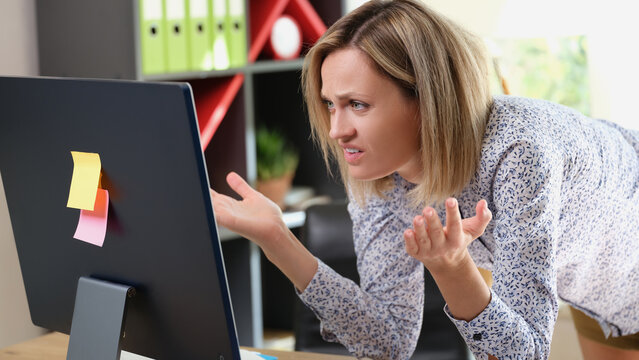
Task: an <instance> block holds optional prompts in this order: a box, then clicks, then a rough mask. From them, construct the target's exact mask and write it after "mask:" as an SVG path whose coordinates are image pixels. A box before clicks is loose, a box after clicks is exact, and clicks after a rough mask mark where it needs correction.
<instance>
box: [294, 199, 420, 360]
mask: <svg viewBox="0 0 639 360" xmlns="http://www.w3.org/2000/svg"><path fill="white" fill-rule="evenodd" d="M392 207H393V206H392V202H391V203H389V202H383V201H381V200H380V199H377V200H374V199H369V201H368V202H367V205H366V207H365V208H360V207H359V206H358V205H357V204H356V203H355V202H354V201H353V200H352V199H351V203H350V204H349V206H348V209H349V213H350V215H351V218H352V220H353V236H354V243H355V252H356V254H357V268H358V272H359V275H360V285H358V284H356V283H354V282H353V281H351V280H349V279H346V278H344V277H342V276H340V275H339V274H337V273H336V272H335V271H333V270H332V269H330V268H329V267H328V266H326V265H325V264H324V263H322V262H321V261H319V267H318V270H317V273H316V274H315V276H314V277H313V279H312V280H311V282H310V284H309V285H308V286H307V288H306V289H305V290H304V292H303V293H301V294H299V296H300V298H301V300H302V301H303V302H304V303H305V304H306V305H307V306H308V307H310V308H311V309H312V310H313V312H314V313H315V314H316V316H317V318H318V319H319V320H320V322H321V332H322V336H323V337H324V339H325V340H327V341H333V342H340V343H341V344H343V345H344V346H345V347H346V348H347V349H348V350H349V352H351V353H352V354H353V355H355V356H357V357H358V358H361V357H369V358H372V359H409V358H410V356H411V355H412V353H413V351H414V349H415V346H416V343H417V338H418V337H419V333H420V330H421V323H422V313H423V301H424V295H423V293H424V290H423V286H424V273H423V266H422V265H421V263H420V262H418V261H417V260H414V259H413V258H411V257H410V256H408V254H407V253H406V251H405V248H404V240H403V231H404V229H405V228H406V226H407V225H406V224H404V223H403V221H402V220H401V219H400V218H399V217H398V216H396V214H393V211H392Z"/></svg>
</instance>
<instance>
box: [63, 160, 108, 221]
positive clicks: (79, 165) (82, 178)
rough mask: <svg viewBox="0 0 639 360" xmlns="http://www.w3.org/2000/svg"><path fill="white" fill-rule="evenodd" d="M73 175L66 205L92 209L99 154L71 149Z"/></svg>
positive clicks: (97, 178)
mask: <svg viewBox="0 0 639 360" xmlns="http://www.w3.org/2000/svg"><path fill="white" fill-rule="evenodd" d="M71 156H72V157H73V176H72V178H71V189H70V190H69V200H68V201H67V207H70V208H75V209H82V210H93V205H94V204H95V203H96V201H95V200H96V199H95V198H96V193H97V190H98V183H99V182H100V170H101V168H102V164H101V162H100V154H96V153H85V152H79V151H71Z"/></svg>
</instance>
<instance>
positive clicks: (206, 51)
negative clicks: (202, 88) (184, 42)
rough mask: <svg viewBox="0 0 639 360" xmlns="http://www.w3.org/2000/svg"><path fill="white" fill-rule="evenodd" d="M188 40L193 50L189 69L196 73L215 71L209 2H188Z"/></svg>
mask: <svg viewBox="0 0 639 360" xmlns="http://www.w3.org/2000/svg"><path fill="white" fill-rule="evenodd" d="M187 4H188V8H189V13H188V34H187V35H188V38H189V42H190V48H191V56H190V64H189V69H191V70H194V71H202V70H205V71H207V70H212V69H213V42H212V41H211V30H212V28H211V19H210V17H209V0H187Z"/></svg>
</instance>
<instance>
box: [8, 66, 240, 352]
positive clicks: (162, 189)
mask: <svg viewBox="0 0 639 360" xmlns="http://www.w3.org/2000/svg"><path fill="white" fill-rule="evenodd" d="M71 151H78V152H85V153H95V154H99V157H100V161H101V173H102V177H101V181H100V182H101V184H100V188H102V189H105V190H107V191H108V193H109V196H110V199H109V205H108V220H107V227H106V235H105V236H104V243H103V244H102V246H97V245H93V244H90V243H87V242H84V241H80V240H77V239H75V238H74V235H75V231H76V228H77V226H78V223H79V216H80V212H81V210H79V209H76V208H72V207H68V206H67V203H68V200H69V196H70V186H71V180H72V177H73V172H74V160H73V158H72V154H71ZM0 174H1V176H2V182H3V184H4V190H5V194H6V199H7V204H8V208H9V214H10V217H11V224H12V227H13V233H14V237H15V242H16V247H17V251H18V256H19V261H20V267H21V270H22V275H23V279H24V285H25V288H26V293H27V299H28V303H29V309H30V313H31V319H32V321H33V323H34V324H36V325H38V326H42V327H44V328H48V329H52V330H55V331H60V332H64V333H67V334H68V333H69V332H70V331H71V328H72V317H73V312H74V304H75V303H76V292H77V291H78V283H79V279H80V278H81V277H83V278H85V279H94V280H99V281H106V283H107V284H110V283H114V284H119V285H124V286H126V287H129V286H132V287H134V288H135V296H133V297H132V298H130V299H128V300H127V301H126V303H127V313H126V315H125V316H124V320H125V323H124V327H123V334H122V335H123V336H120V340H121V342H120V343H121V346H122V349H124V350H127V351H130V352H133V353H137V354H140V355H144V356H149V357H152V358H155V359H205V358H206V359H239V358H240V352H239V347H238V340H237V335H236V331H235V325H234V319H233V312H232V308H231V302H230V296H229V290H228V286H227V280H226V275H225V270H224V263H223V259H222V253H221V246H220V242H219V238H218V232H217V227H216V223H215V217H214V214H213V207H212V203H211V197H210V193H209V180H208V175H207V169H206V165H205V162H204V157H203V153H202V149H201V145H200V139H199V130H198V123H197V119H196V115H195V109H194V102H193V96H192V92H191V88H190V86H189V85H188V84H185V83H146V82H136V81H115V80H89V79H69V78H64V79H63V78H19V77H0ZM107 287H108V286H107ZM85 295H86V294H85ZM94 295H97V298H96V299H97V300H96V299H92V298H91V297H90V296H83V299H82V301H84V303H85V304H84V305H83V306H84V310H85V311H86V310H87V306H88V309H89V312H91V311H92V310H95V313H94V314H93V315H96V316H97V318H100V316H103V315H101V314H100V312H101V311H102V307H103V306H105V304H102V305H99V304H97V303H95V302H98V303H99V301H100V300H104V298H103V297H102V295H99V294H97V293H94ZM94 301H95V302H94ZM103 302H104V301H103ZM107 302H108V301H107ZM78 303H79V300H78ZM87 303H88V305H87ZM93 304H95V305H93ZM106 306H107V307H109V306H110V304H109V303H107V304H106ZM93 307H94V309H92V308H93ZM103 318H104V316H103ZM85 320H86V319H85ZM74 322H75V320H74ZM84 325H85V326H86V325H87V324H86V321H85V324H84ZM88 325H89V330H90V329H91V327H93V328H101V327H102V326H103V324H91V323H89V324H88ZM74 326H75V323H74ZM104 326H106V325H104ZM119 335H120V334H118V336H119ZM73 337H74V335H73V334H72V336H71V342H73ZM70 348H71V346H70ZM69 351H71V349H70V350H69ZM118 354H119V353H118ZM118 356H119V355H118ZM91 358H97V357H93V356H91Z"/></svg>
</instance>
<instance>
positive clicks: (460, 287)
mask: <svg viewBox="0 0 639 360" xmlns="http://www.w3.org/2000/svg"><path fill="white" fill-rule="evenodd" d="M429 271H430V269H429ZM431 275H432V276H433V279H434V280H435V282H436V283H437V286H438V287H439V290H440V291H441V293H442V296H443V297H444V300H445V301H446V303H447V304H448V309H449V310H450V312H451V314H453V316H454V317H455V318H456V319H459V320H466V321H470V320H472V319H474V318H475V317H477V315H479V314H481V312H482V311H483V310H484V309H485V308H486V306H488V304H489V303H490V299H491V295H490V288H489V287H488V285H486V282H485V281H484V279H483V277H482V276H481V273H480V272H479V269H477V266H476V265H475V262H474V261H473V259H472V257H470V254H468V255H467V256H465V257H464V258H463V260H462V261H460V262H459V263H458V264H456V265H455V266H454V267H450V268H447V269H444V268H442V269H438V270H436V271H431Z"/></svg>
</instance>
